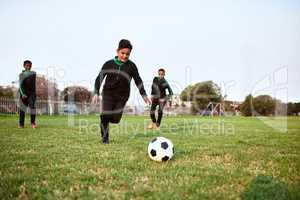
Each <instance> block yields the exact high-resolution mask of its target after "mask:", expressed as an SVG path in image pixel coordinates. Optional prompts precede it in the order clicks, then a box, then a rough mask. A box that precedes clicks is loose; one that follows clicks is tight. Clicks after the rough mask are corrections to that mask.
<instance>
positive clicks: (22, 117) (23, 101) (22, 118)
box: [19, 98, 28, 128]
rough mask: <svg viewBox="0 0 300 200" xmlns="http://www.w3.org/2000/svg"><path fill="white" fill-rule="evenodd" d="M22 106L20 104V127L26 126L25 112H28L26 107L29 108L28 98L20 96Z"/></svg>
mask: <svg viewBox="0 0 300 200" xmlns="http://www.w3.org/2000/svg"><path fill="white" fill-rule="evenodd" d="M19 103H20V106H19V109H20V111H19V127H20V128H23V127H24V123H25V113H26V109H27V105H28V102H27V99H22V98H20V100H19Z"/></svg>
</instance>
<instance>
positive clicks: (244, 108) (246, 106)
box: [240, 94, 253, 116]
mask: <svg viewBox="0 0 300 200" xmlns="http://www.w3.org/2000/svg"><path fill="white" fill-rule="evenodd" d="M252 108H253V96H252V95H251V94H249V95H248V96H246V98H245V100H244V102H243V103H242V104H241V106H240V110H241V113H242V114H243V115H244V116H252Z"/></svg>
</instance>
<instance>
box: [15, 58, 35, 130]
mask: <svg viewBox="0 0 300 200" xmlns="http://www.w3.org/2000/svg"><path fill="white" fill-rule="evenodd" d="M23 66H24V68H25V70H23V71H22V73H21V74H20V75H19V85H20V87H19V94H20V101H19V102H20V116H19V128H24V122H25V113H26V109H27V107H29V108H30V119H31V126H32V128H34V129H35V128H37V125H36V123H35V115H36V111H35V100H36V90H35V81H36V73H35V72H34V71H31V66H32V62H31V61H30V60H25V61H24V65H23Z"/></svg>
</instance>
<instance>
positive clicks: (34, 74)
mask: <svg viewBox="0 0 300 200" xmlns="http://www.w3.org/2000/svg"><path fill="white" fill-rule="evenodd" d="M32 76H33V77H32V88H33V92H34V94H35V95H36V73H35V72H34V73H33V75H32Z"/></svg>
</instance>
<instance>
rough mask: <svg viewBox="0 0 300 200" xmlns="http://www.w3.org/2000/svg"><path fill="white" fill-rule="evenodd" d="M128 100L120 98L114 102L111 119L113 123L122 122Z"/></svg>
mask: <svg viewBox="0 0 300 200" xmlns="http://www.w3.org/2000/svg"><path fill="white" fill-rule="evenodd" d="M126 102H127V100H118V101H117V102H115V103H114V105H113V111H112V114H111V120H110V122H111V123H114V124H118V123H119V122H120V120H121V118H122V115H123V110H124V107H125V105H126Z"/></svg>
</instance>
